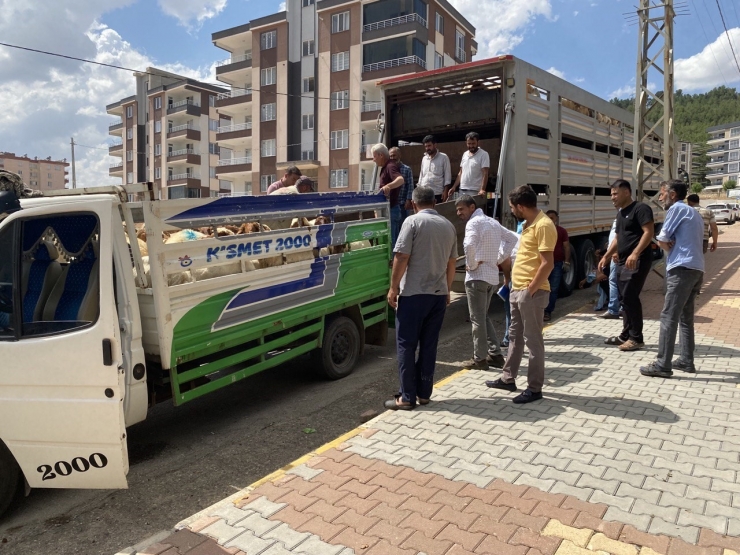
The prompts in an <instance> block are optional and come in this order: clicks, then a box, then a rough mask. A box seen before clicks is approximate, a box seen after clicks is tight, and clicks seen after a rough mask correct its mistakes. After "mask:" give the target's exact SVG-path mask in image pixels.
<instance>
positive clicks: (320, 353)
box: [314, 316, 361, 380]
mask: <svg viewBox="0 0 740 555" xmlns="http://www.w3.org/2000/svg"><path fill="white" fill-rule="evenodd" d="M360 347H361V345H360V332H359V331H358V330H357V326H356V325H355V323H354V322H353V321H352V320H350V319H349V318H347V317H346V316H340V317H339V318H335V319H334V320H332V321H331V322H330V323H329V325H328V326H327V327H326V329H325V330H324V343H323V345H322V346H321V348H319V349H316V350H315V351H314V360H315V362H317V363H318V366H319V368H320V369H321V373H322V374H323V375H324V376H326V377H327V378H329V379H330V380H339V379H341V378H344V377H345V376H349V375H350V374H351V373H352V370H354V369H355V364H357V359H359V358H360Z"/></svg>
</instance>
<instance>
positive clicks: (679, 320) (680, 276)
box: [640, 179, 704, 378]
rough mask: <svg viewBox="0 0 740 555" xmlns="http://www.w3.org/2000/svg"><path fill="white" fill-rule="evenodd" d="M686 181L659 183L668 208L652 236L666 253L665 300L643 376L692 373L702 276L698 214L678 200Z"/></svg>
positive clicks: (663, 376) (702, 227)
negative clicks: (654, 352)
mask: <svg viewBox="0 0 740 555" xmlns="http://www.w3.org/2000/svg"><path fill="white" fill-rule="evenodd" d="M686 192H687V191H686V183H684V182H683V181H681V180H679V179H672V180H670V181H668V182H667V183H666V182H664V183H662V184H661V188H660V200H661V201H662V202H663V204H664V206H665V208H666V209H667V210H668V212H666V215H665V223H664V224H663V227H662V228H661V230H660V234H659V235H658V236H657V237H656V239H657V241H658V243H659V244H660V248H662V249H663V250H664V251H666V252H667V253H668V257H667V260H666V274H665V291H666V293H665V303H664V304H663V312H661V313H660V339H659V340H658V357H657V358H656V359H655V361H654V362H651V363H650V364H648V365H647V366H643V367H642V368H640V374H642V375H643V376H653V377H658V378H669V377H671V376H672V375H673V371H672V370H671V368H672V367H673V368H676V369H677V370H684V371H685V372H692V373H693V372H696V368H695V367H694V301H695V299H696V296H697V295H698V294H699V291H700V290H701V282H702V279H703V278H704V253H703V252H702V237H703V233H704V223H703V221H702V217H701V215H700V214H699V213H698V212H697V211H696V210H695V209H694V208H692V207H691V206H689V205H687V204H684V203H683V202H681V201H682V200H684V199H685V198H686ZM679 325H680V329H681V336H680V337H681V339H680V343H681V356H680V357H679V358H678V359H677V360H675V361H673V362H671V360H672V359H673V349H674V343H675V341H676V332H677V330H678V328H679Z"/></svg>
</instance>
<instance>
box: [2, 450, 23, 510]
mask: <svg viewBox="0 0 740 555" xmlns="http://www.w3.org/2000/svg"><path fill="white" fill-rule="evenodd" d="M20 483H21V469H20V468H19V467H18V463H16V462H15V459H14V458H13V454H12V453H11V452H10V450H9V449H8V448H7V447H6V446H5V444H4V443H3V442H2V441H0V516H2V514H3V513H4V512H5V510H6V509H7V508H8V506H9V505H10V503H11V502H12V501H13V499H15V497H16V495H17V494H18V491H19V489H20V488H19V486H20Z"/></svg>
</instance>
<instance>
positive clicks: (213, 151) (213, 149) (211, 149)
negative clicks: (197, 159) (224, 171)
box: [208, 143, 220, 155]
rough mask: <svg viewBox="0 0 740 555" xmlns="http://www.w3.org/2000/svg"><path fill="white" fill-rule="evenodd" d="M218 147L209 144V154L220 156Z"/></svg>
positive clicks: (214, 144)
mask: <svg viewBox="0 0 740 555" xmlns="http://www.w3.org/2000/svg"><path fill="white" fill-rule="evenodd" d="M219 152H220V151H219V149H218V145H217V144H216V143H208V154H216V155H218V154H219Z"/></svg>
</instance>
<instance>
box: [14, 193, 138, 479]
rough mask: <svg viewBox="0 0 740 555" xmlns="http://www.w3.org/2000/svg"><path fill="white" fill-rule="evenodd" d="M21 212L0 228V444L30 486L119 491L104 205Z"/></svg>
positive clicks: (119, 435)
mask: <svg viewBox="0 0 740 555" xmlns="http://www.w3.org/2000/svg"><path fill="white" fill-rule="evenodd" d="M29 205H30V207H29V208H26V209H24V210H21V211H19V212H15V213H13V214H12V215H11V216H9V217H7V218H6V219H5V220H3V221H2V222H1V223H0V361H1V362H0V440H2V441H3V442H4V443H5V445H6V446H7V447H8V449H9V450H10V451H11V453H12V454H13V456H14V457H15V460H16V461H17V463H18V464H19V466H20V467H21V469H22V471H23V473H24V475H25V477H26V479H27V481H28V483H29V484H30V485H31V486H32V487H49V488H125V487H126V486H127V484H126V473H127V472H128V453H127V450H126V439H125V438H126V434H125V427H124V418H123V398H122V397H123V392H124V376H123V375H122V373H121V371H120V369H119V366H120V365H121V360H122V357H121V352H120V342H119V331H118V325H117V323H118V318H117V314H116V305H115V296H114V292H113V254H112V248H111V206H112V201H111V200H109V199H97V200H96V199H90V200H85V201H81V202H79V203H77V202H75V203H71V202H65V203H59V204H56V205H46V206H43V205H41V203H29ZM119 225H120V223H119Z"/></svg>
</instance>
